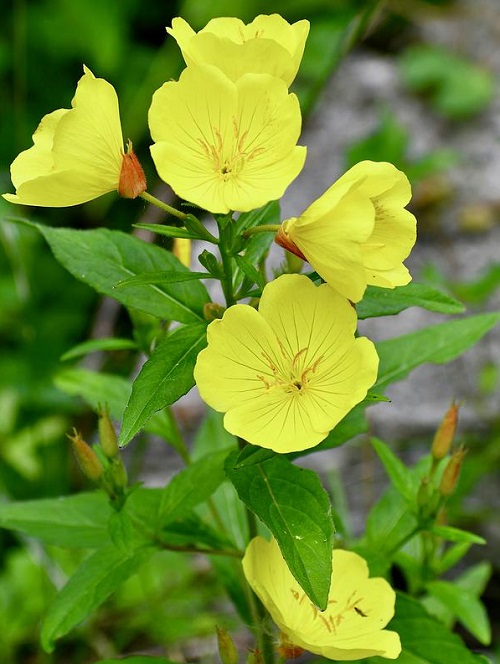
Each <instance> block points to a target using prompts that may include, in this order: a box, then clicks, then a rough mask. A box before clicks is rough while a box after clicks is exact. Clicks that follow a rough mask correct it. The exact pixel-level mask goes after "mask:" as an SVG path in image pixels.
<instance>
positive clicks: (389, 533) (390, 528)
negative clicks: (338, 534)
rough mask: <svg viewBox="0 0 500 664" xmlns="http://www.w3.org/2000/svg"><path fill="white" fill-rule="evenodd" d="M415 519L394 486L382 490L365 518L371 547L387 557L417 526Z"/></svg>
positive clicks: (391, 554)
mask: <svg viewBox="0 0 500 664" xmlns="http://www.w3.org/2000/svg"><path fill="white" fill-rule="evenodd" d="M417 525H418V524H417V519H416V518H415V516H413V514H411V513H410V512H409V511H408V505H407V503H406V501H405V499H404V498H403V497H402V496H401V494H400V493H399V492H398V491H396V489H395V488H394V487H392V486H391V487H389V488H388V489H386V491H384V493H383V495H382V497H381V498H380V500H379V501H378V502H377V503H376V504H375V505H374V506H373V507H372V509H371V510H370V512H369V514H368V518H367V520H366V537H367V541H368V544H369V546H370V547H371V548H373V549H374V550H376V551H377V552H378V553H379V554H384V555H386V556H387V557H388V558H389V559H391V558H392V556H393V555H395V554H396V553H397V551H398V549H399V547H400V545H401V544H402V543H403V542H405V541H406V539H407V538H408V537H410V536H411V534H412V533H413V532H414V531H415V530H416V528H417Z"/></svg>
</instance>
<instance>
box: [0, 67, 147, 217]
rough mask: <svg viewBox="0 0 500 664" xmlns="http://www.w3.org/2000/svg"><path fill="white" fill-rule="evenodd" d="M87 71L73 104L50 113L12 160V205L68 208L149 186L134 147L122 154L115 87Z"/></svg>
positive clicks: (131, 194) (9, 197)
mask: <svg viewBox="0 0 500 664" xmlns="http://www.w3.org/2000/svg"><path fill="white" fill-rule="evenodd" d="M83 69H84V75H83V76H82V77H81V79H80V80H79V82H78V87H77V89H76V93H75V96H74V98H73V100H72V102H71V106H72V108H71V109H66V108H60V109H59V110H57V111H54V112H52V113H49V114H48V115H46V116H45V117H44V118H43V119H42V121H41V122H40V125H39V126H38V128H37V130H36V131H35V133H34V134H33V143H34V145H33V146H32V147H31V148H29V149H28V150H25V151H24V152H21V154H20V155H18V156H17V158H16V159H15V160H14V161H13V163H12V166H11V176H12V183H13V184H14V187H15V188H16V193H15V194H3V197H4V198H5V199H7V200H8V201H10V202H11V203H18V204H21V205H37V206H41V207H67V206H70V205H78V204H79V203H85V202H86V201H90V200H92V199H93V198H97V197H98V196H102V195H103V194H106V193H108V192H110V191H118V189H120V194H121V195H124V196H126V197H127V198H134V197H135V196H137V195H139V193H142V192H143V191H144V190H145V189H146V180H145V178H144V173H143V172H142V168H141V166H140V164H139V162H138V161H137V157H135V155H134V153H133V151H132V149H131V146H129V150H128V152H127V154H124V149H123V138H122V130H121V125H120V114H119V109H118V98H117V96H116V92H115V89H114V88H113V86H112V85H110V84H109V83H108V82H107V81H105V80H104V79H102V78H95V76H94V74H93V73H92V72H91V71H90V69H88V68H87V67H84V68H83ZM132 185H133V186H132Z"/></svg>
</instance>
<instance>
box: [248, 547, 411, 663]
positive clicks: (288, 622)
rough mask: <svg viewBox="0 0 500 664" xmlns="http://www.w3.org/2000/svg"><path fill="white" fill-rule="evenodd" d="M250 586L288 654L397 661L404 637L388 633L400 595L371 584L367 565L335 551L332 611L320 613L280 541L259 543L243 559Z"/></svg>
mask: <svg viewBox="0 0 500 664" xmlns="http://www.w3.org/2000/svg"><path fill="white" fill-rule="evenodd" d="M243 570H244V572H245V576H246V578H247V581H248V583H249V584H250V586H251V587H252V588H253V590H254V591H255V593H256V594H257V595H258V597H259V598H260V600H261V601H262V603H263V604H264V606H265V607H266V609H267V610H268V611H269V613H270V614H271V617H272V619H273V620H274V622H275V623H276V625H277V626H278V627H279V629H280V630H281V632H282V641H283V644H284V645H285V647H286V649H293V646H295V647H296V648H297V647H298V648H303V649H304V650H308V651H310V652H313V653H316V654H317V655H322V656H323V657H327V658H328V659H333V660H336V661H352V660H356V659H362V658H365V657H374V656H379V657H386V658H388V659H396V658H397V657H398V655H399V654H400V652H401V643H400V640H399V635H398V634H397V633H396V632H392V631H390V630H386V629H384V627H385V626H386V625H387V623H388V622H389V621H390V619H391V618H392V617H393V615H394V603H395V597H396V596H395V593H394V590H393V589H392V588H391V586H390V585H389V583H388V582H387V581H386V580H385V579H382V578H372V579H370V578H369V574H368V565H367V564H366V561H365V560H364V559H363V558H362V557H361V556H359V555H358V554H356V553H353V552H351V551H344V550H341V549H335V550H334V551H333V557H332V580H331V586H330V593H329V598H328V607H327V608H326V610H325V611H319V610H318V609H317V608H316V607H315V606H314V604H312V603H311V601H310V600H309V599H308V597H307V596H306V595H305V593H304V591H303V590H302V588H301V587H300V586H299V584H298V582H297V581H296V580H295V579H294V577H293V576H292V574H291V572H290V570H289V569H288V567H287V565H286V563H285V561H284V559H283V557H282V555H281V552H280V550H279V547H278V544H277V543H276V540H274V539H272V540H271V541H270V542H268V541H266V540H265V539H264V538H263V537H255V538H254V539H253V540H252V541H251V542H250V544H249V545H248V547H247V550H246V553H245V557H244V558H243Z"/></svg>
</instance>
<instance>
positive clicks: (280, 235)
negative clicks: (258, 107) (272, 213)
mask: <svg viewBox="0 0 500 664" xmlns="http://www.w3.org/2000/svg"><path fill="white" fill-rule="evenodd" d="M274 241H275V242H276V244H279V245H280V247H283V249H286V250H287V251H291V252H292V254H295V255H296V256H298V257H299V258H301V259H302V260H303V261H306V260H307V258H306V257H305V256H304V254H303V253H302V252H301V251H300V249H299V248H298V247H297V245H296V244H295V242H292V240H291V239H290V237H289V235H288V234H287V233H285V231H284V230H283V224H282V225H281V226H280V229H279V231H278V232H277V233H276V236H275V238H274Z"/></svg>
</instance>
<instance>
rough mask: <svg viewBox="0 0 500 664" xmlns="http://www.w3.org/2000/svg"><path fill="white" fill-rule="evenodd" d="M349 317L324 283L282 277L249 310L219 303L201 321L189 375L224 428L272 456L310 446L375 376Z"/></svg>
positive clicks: (367, 346) (370, 355)
mask: <svg viewBox="0 0 500 664" xmlns="http://www.w3.org/2000/svg"><path fill="white" fill-rule="evenodd" d="M355 329H356V313H355V311H354V309H353V307H352V306H351V305H350V304H349V302H348V301H347V300H346V299H345V298H343V297H342V296H340V295H339V294H338V293H337V292H336V291H334V290H333V289H332V288H330V286H328V285H327V284H323V285H321V286H319V287H318V286H315V285H314V284H313V283H312V282H311V281H310V280H309V279H308V278H307V277H306V276H304V275H298V274H292V275H291V274H286V275H282V276H281V277H278V278H277V279H275V280H274V281H272V282H270V283H269V284H267V285H266V287H265V288H264V291H263V293H262V297H261V300H260V304H259V310H258V311H256V310H255V309H254V308H253V307H251V306H249V305H247V304H237V305H234V306H232V307H229V309H227V310H226V311H225V312H224V315H223V317H222V318H221V319H218V320H215V321H213V322H212V323H210V325H209V326H208V346H207V348H205V349H204V350H202V351H201V353H200V354H199V355H198V359H197V362H196V366H195V370H194V377H195V380H196V384H197V385H198V389H199V392H200V395H201V397H202V399H203V400H204V401H205V402H206V403H207V404H208V405H209V406H211V407H212V408H214V409H215V410H217V411H219V412H223V413H225V416H224V427H225V428H226V429H227V430H228V431H229V432H230V433H232V434H234V435H236V436H240V437H242V438H244V439H245V440H247V441H248V442H250V443H252V444H253V445H260V446H261V447H266V448H269V449H273V450H274V451H276V452H282V453H285V452H294V451H298V450H305V449H308V448H310V447H313V446H315V445H317V444H318V443H320V442H321V441H322V440H323V439H324V438H326V436H327V435H328V433H329V431H330V430H331V429H333V427H334V426H335V425H336V424H337V423H338V422H339V421H340V420H341V419H342V418H343V417H344V416H345V415H346V414H347V413H348V412H349V411H350V410H351V409H352V408H353V407H354V406H355V405H356V404H357V403H359V402H360V401H361V400H362V399H363V398H364V397H365V396H366V393H367V390H368V388H369V387H371V386H372V385H373V383H374V382H375V380H376V377H377V369H378V356H377V353H376V351H375V347H374V345H373V343H372V342H371V341H369V340H368V339H366V338H363V337H362V338H355V337H354V332H355Z"/></svg>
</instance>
